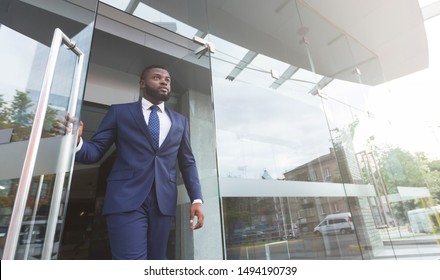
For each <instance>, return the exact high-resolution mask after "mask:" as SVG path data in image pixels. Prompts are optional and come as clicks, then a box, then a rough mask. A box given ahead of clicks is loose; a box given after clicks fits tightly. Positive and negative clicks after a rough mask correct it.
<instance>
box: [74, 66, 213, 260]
mask: <svg viewBox="0 0 440 280" xmlns="http://www.w3.org/2000/svg"><path fill="white" fill-rule="evenodd" d="M139 84H140V88H141V90H142V93H143V97H142V98H141V99H140V100H139V101H137V102H133V103H127V104H118V105H112V106H111V107H110V109H109V111H108V112H107V114H106V116H105V117H104V119H103V120H102V122H101V124H100V126H99V128H98V130H97V131H96V133H95V134H94V136H93V137H92V138H91V139H90V140H89V141H87V142H86V141H83V140H82V138H80V137H81V135H82V129H83V124H82V122H80V126H79V129H78V134H79V135H78V137H79V140H78V147H77V153H76V158H75V159H76V161H78V162H81V163H86V164H91V163H94V162H97V161H99V160H100V159H101V157H102V156H103V155H104V154H105V153H106V151H107V150H108V149H109V148H110V146H111V145H112V144H115V145H116V149H117V157H116V160H115V163H114V165H113V167H112V170H111V172H110V174H109V176H108V178H107V190H106V194H105V199H104V205H103V210H102V212H103V215H105V217H106V221H107V228H108V234H109V240H110V247H111V251H112V257H113V259H165V258H166V249H167V241H168V235H169V231H170V225H171V221H172V217H173V216H174V215H175V212H176V205H177V185H176V176H177V171H176V169H177V166H176V165H177V164H176V163H178V165H179V169H180V172H181V174H182V177H183V181H184V184H185V187H186V190H187V193H188V196H189V198H190V200H191V202H192V205H191V209H190V227H191V229H193V230H195V229H199V228H201V227H202V226H203V220H204V214H203V210H202V199H203V197H202V192H201V185H200V181H199V177H198V172H197V168H196V163H195V160H194V155H193V153H192V149H191V146H190V139H189V123H188V120H187V119H186V118H185V117H184V116H183V115H181V114H179V113H177V112H175V111H173V110H171V109H169V108H167V107H165V106H164V102H165V101H167V100H168V99H169V98H170V89H171V85H170V84H171V78H170V74H169V73H168V71H167V70H166V69H165V67H163V66H160V65H152V66H149V67H147V68H145V69H144V71H143V72H142V74H141V77H140V82H139ZM153 105H155V106H157V107H158V108H157V107H154V106H153ZM150 117H151V118H152V119H150ZM157 122H158V123H157ZM152 127H156V129H154V128H152ZM150 129H153V131H151V130H150ZM157 134H158V135H157ZM176 159H177V160H176ZM195 217H197V219H196V221H195V219H194V218H195Z"/></svg>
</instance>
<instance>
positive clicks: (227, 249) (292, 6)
mask: <svg viewBox="0 0 440 280" xmlns="http://www.w3.org/2000/svg"><path fill="white" fill-rule="evenodd" d="M72 2H75V1H72ZM100 2H101V3H100V4H99V5H98V8H97V14H98V17H97V18H96V24H95V31H94V36H95V37H94V39H95V42H94V44H93V46H92V52H91V57H90V60H91V67H90V70H89V78H88V82H87V88H86V91H85V97H84V102H85V103H84V105H85V106H84V107H83V108H86V110H90V111H93V113H94V114H95V115H100V114H98V113H99V112H98V111H99V110H102V111H105V110H106V108H105V106H106V105H109V104H111V103H112V102H117V101H121V102H122V101H126V100H134V99H136V98H137V92H136V89H135V90H133V91H132V92H133V94H132V95H130V96H128V95H127V96H125V97H121V96H118V95H117V93H115V95H114V96H115V97H114V98H113V99H112V97H111V96H112V92H111V90H112V89H105V90H103V91H102V92H103V93H104V92H105V93H108V96H106V98H105V99H106V100H105V101H103V100H102V99H104V98H103V97H102V94H101V95H100V93H99V92H100V88H103V87H104V86H103V85H104V84H105V82H100V81H99V79H98V78H99V77H102V76H105V75H108V74H111V75H113V77H114V78H115V79H120V80H119V81H121V82H119V84H120V85H121V88H123V89H124V90H125V91H127V87H125V88H124V85H122V83H126V82H127V81H131V80H133V78H132V76H133V77H134V76H135V75H136V71H135V70H133V73H128V72H129V71H126V72H127V73H128V74H129V75H127V78H126V79H125V80H124V77H117V76H118V73H122V72H124V73H123V74H124V75H125V74H126V73H125V70H122V69H121V68H123V67H126V68H127V69H128V68H135V67H133V66H132V65H129V64H128V63H127V64H124V63H125V62H122V61H126V60H129V58H128V56H125V54H124V53H125V52H127V50H126V49H124V50H122V49H120V50H117V47H116V45H118V44H117V43H119V41H118V40H119V39H120V38H122V37H124V38H123V39H124V40H126V41H127V42H130V43H133V46H132V45H130V46H132V50H133V51H134V50H135V49H136V48H138V46H142V48H148V49H152V50H154V51H155V54H158V55H159V54H160V53H165V54H167V55H168V56H169V57H171V59H169V60H167V63H168V64H169V67H170V69H171V70H173V68H174V69H175V72H177V73H178V74H177V76H178V75H179V73H180V74H181V75H180V76H178V77H177V78H176V80H177V86H175V88H176V92H175V95H174V96H173V97H174V99H172V100H171V102H170V103H171V104H170V105H169V106H172V107H174V109H176V110H179V111H180V112H182V113H183V114H185V115H187V116H188V118H189V119H190V124H191V140H192V143H193V147H194V152H195V154H196V160H197V163H198V166H199V172H200V177H201V180H202V184H203V186H204V190H205V202H204V207H205V211H206V213H205V214H206V220H207V221H206V226H205V228H204V229H202V230H200V231H197V232H194V233H193V232H191V231H190V230H188V229H186V228H185V224H186V221H187V220H188V217H187V214H188V213H187V212H188V207H189V202H188V201H187V198H186V197H184V192H182V197H179V205H180V207H179V210H178V215H177V216H176V219H175V226H174V227H173V231H172V236H171V239H170V243H169V247H170V248H169V249H170V250H169V251H170V253H169V257H170V258H171V259H228V260H266V259H271V260H274V259H282V260H287V259H318V260H322V259H344V260H347V259H350V260H351V259H354V260H359V259H364V260H370V259H408V258H410V259H438V258H439V256H440V142H439V139H440V116H439V114H438V109H437V107H438V106H437V103H438V102H437V103H436V96H435V95H436V94H435V91H436V89H437V87H438V86H437V85H436V78H434V77H438V76H439V72H440V71H439V69H440V67H439V66H440V65H439V64H438V61H440V59H439V54H437V53H436V52H435V51H436V50H437V49H440V45H439V43H438V42H437V41H435V40H436V37H435V35H434V34H436V32H438V30H439V29H440V18H439V17H438V16H436V17H435V16H433V17H429V18H428V16H425V21H423V17H422V16H421V15H420V14H421V11H423V7H422V8H421V7H419V3H418V2H417V1H409V2H411V5H412V6H411V7H412V8H414V7H415V8H417V10H418V11H419V13H418V15H417V16H415V18H417V19H419V22H418V24H419V25H418V27H420V26H421V27H422V29H423V31H424V33H423V34H422V35H421V36H420V38H418V39H420V40H424V42H425V43H426V41H427V42H428V47H429V48H423V47H421V48H420V49H421V50H423V51H425V52H426V53H423V54H414V55H408V54H405V51H399V53H402V54H405V55H404V56H403V57H401V58H400V57H398V56H392V55H390V57H392V59H390V58H388V57H385V58H384V57H383V56H384V55H385V54H386V52H384V51H383V49H385V47H384V46H383V45H386V43H385V42H386V41H387V40H385V39H384V38H379V37H380V36H379V35H377V34H378V33H377V32H376V31H377V29H374V27H371V29H366V30H363V29H362V28H359V29H358V30H363V32H364V33H362V34H364V36H365V40H363V39H362V37H359V36H356V35H353V34H355V33H356V32H355V31H354V29H351V30H348V29H349V28H347V29H344V28H342V27H341V26H340V25H338V24H336V23H335V22H337V20H336V19H334V18H333V20H332V15H331V13H329V14H326V13H325V12H324V11H323V10H325V7H321V8H319V7H316V6H313V1H287V2H286V1H274V2H272V1H269V2H270V4H269V3H266V1H259V3H260V4H261V6H260V7H259V9H256V11H254V12H252V13H251V12H250V10H249V5H251V2H252V1H244V0H243V1H224V2H222V1H210V0H206V1H191V0H187V1H167V2H166V3H165V1H128V0H127V1H110V0H107V1H100ZM219 2H222V3H221V4H219ZM237 2H239V3H237ZM278 2H279V3H278ZM283 3H284V4H283ZM374 3H376V4H378V3H380V1H375V2H374ZM393 3H394V4H395V5H398V4H397V3H398V2H396V1H394V2H393ZM421 3H422V2H421ZM422 4H423V3H422ZM252 5H255V4H252ZM316 5H318V4H316ZM322 5H325V4H322ZM378 5H379V4H378ZM318 6H319V5H318ZM367 6H368V5H367ZM371 6H374V5H373V4H371ZM365 8H367V7H365ZM368 8H371V10H369V11H370V12H372V13H373V12H377V11H383V13H384V15H382V16H383V18H380V17H379V19H380V20H381V21H380V20H379V21H380V22H381V23H382V24H385V23H388V22H387V21H386V17H387V16H391V14H387V13H388V12H389V11H390V9H391V8H390V7H388V8H387V7H382V6H380V8H377V7H376V8H377V9H373V8H372V7H368ZM381 8H383V10H382V9H381ZM393 9H395V10H397V9H398V7H397V6H396V7H394V8H393ZM246 10H247V11H248V12H247V13H245V12H244V11H246ZM361 10H362V9H361V8H355V7H352V6H347V7H345V8H344V7H341V8H340V9H339V12H338V14H337V15H333V16H335V17H336V16H340V17H345V16H347V18H348V14H350V13H353V14H356V13H360V11H361ZM391 10H392V9H391ZM110 15H112V16H113V18H112V17H111V16H110ZM238 15H240V16H238ZM408 17H410V16H408ZM263 18H264V20H261V19H263ZM268 18H270V19H271V20H267V19H268ZM394 19H396V20H401V21H402V20H403V19H404V17H397V18H394ZM259 21H262V22H263V21H264V22H270V24H269V23H268V24H259ZM347 21H348V20H347ZM116 23H117V24H116ZM358 23H359V22H356V24H358ZM398 23H403V22H398ZM356 24H355V23H353V25H356ZM121 26H123V27H124V28H122V27H121ZM147 29H148V31H147ZM396 30H398V31H402V32H403V30H402V29H396ZM425 30H426V33H425ZM349 31H351V33H350V32H349ZM6 32H8V29H7V27H5V25H1V28H0V40H2V37H1V36H6V35H4V34H5V33H6ZM101 32H102V33H105V34H111V35H113V36H115V37H118V39H114V41H107V42H115V47H114V52H111V51H110V50H107V49H105V51H104V48H103V47H101V48H99V41H100V40H99V39H100V38H101V37H100V36H102V35H101ZM390 32H391V31H390ZM138 33H139V34H138ZM2 34H3V35H2ZM375 34H376V36H377V37H374V36H375ZM384 34H386V33H380V35H381V36H382V35H384ZM390 34H391V33H390ZM424 36H426V38H425V37H424ZM367 37H368V38H367ZM396 37H398V36H397V35H396ZM102 38H104V37H102ZM106 38H107V37H106ZM157 38H158V39H157ZM393 38H394V37H393ZM394 39H395V38H394ZM381 40H382V41H381ZM396 40H397V39H396ZM402 40H403V39H402ZM102 41H104V40H102ZM116 41H117V43H116ZM169 42H172V43H173V46H168V45H167V44H168V43H169ZM197 42H204V43H202V44H198V43H197ZM366 42H376V45H374V44H372V45H368V44H367V43H366ZM377 42H380V43H377ZM381 44H383V45H381ZM127 45H129V44H125V45H124V46H127ZM378 45H381V48H379V47H378V48H377V49H374V47H373V46H378ZM390 45H392V44H390ZM421 45H422V46H423V44H421ZM158 46H159V47H158ZM108 47H109V49H112V47H111V46H108ZM378 49H382V51H383V52H382V53H381V51H380V50H378ZM428 49H429V66H428V65H426V66H423V67H420V68H418V66H417V67H416V66H414V67H413V66H411V65H410V64H411V62H408V63H407V64H405V67H407V66H408V65H410V66H408V67H409V68H411V67H413V68H411V69H416V70H414V71H417V72H416V73H407V72H405V71H409V70H407V68H405V67H404V66H402V67H401V68H399V66H398V65H400V64H399V60H402V59H408V58H410V57H416V58H419V60H417V59H414V63H413V64H414V65H416V64H417V65H418V64H421V65H423V64H424V62H425V60H424V57H428V53H427V52H428ZM0 50H1V47H0ZM94 50H96V51H94ZM106 51H107V52H106ZM408 51H410V50H409V49H408ZM396 52H397V50H396ZM98 53H99V54H98ZM94 54H95V56H94ZM117 55H120V57H119V58H115V57H116V56H117ZM106 56H107V58H108V57H110V56H111V57H112V58H111V60H114V62H113V64H112V63H108V64H107V62H103V61H104V60H105V57H106ZM167 59H168V58H167ZM387 59H388V60H387ZM140 60H141V59H140ZM390 60H393V61H391V62H390ZM420 61H421V62H420ZM118 63H119V64H123V65H124V66H120V67H121V68H119V69H118V68H117V67H119V66H115V65H117V64H118ZM133 64H134V63H133ZM390 64H393V65H394V66H393V67H394V69H393V70H390V68H393V67H390V66H389V65H390ZM112 65H113V66H112ZM402 65H403V64H402ZM167 66H168V65H167ZM2 68H3V66H2ZM421 68H423V69H421ZM109 69H111V71H110V70H109ZM179 69H180V72H179ZM182 69H183V70H182ZM186 69H191V71H187V70H186ZM414 71H413V72H414ZM173 79H174V76H173ZM173 86H174V85H173ZM129 90H131V89H130V88H129ZM0 94H1V93H0ZM118 98H120V99H118ZM124 98H125V99H124ZM98 103H99V104H100V105H102V108H101V107H99V106H97V105H96V104H98ZM10 104H11V105H8V103H7V102H6V103H4V102H2V103H1V105H2V106H3V107H0V109H1V108H10V106H12V104H13V103H10ZM8 106H9V107H8ZM87 108H89V109H87ZM90 108H91V109H90ZM83 110H84V109H83ZM1 112H6V111H5V110H3V111H1ZM1 112H0V113H1ZM83 114H84V115H86V113H83ZM1 116H3V115H1ZM1 116H0V117H1ZM1 124H2V125H6V124H3V123H1ZM2 129H8V127H6V126H5V127H2ZM91 130H93V129H91ZM92 132H93V131H90V133H92ZM14 135H16V134H14ZM109 159H110V160H111V156H110V157H109ZM106 164H107V162H103V163H102V166H101V167H96V166H95V167H93V168H88V169H80V170H77V171H75V172H76V173H77V174H79V175H81V174H82V175H84V176H89V175H90V174H89V173H90V172H95V171H93V169H94V168H101V169H100V170H101V171H99V172H101V173H102V167H103V166H104V165H106ZM2 165H3V160H2ZM91 170H92V171H91ZM75 172H74V173H75ZM101 176H102V174H101ZM95 177H96V184H97V185H98V184H99V181H100V180H102V178H101V177H99V176H98V175H95ZM8 178H9V177H7V178H6V179H4V178H3V177H2V178H0V182H1V184H2V186H5V185H7V181H8V180H9V181H10V182H12V181H11V180H10V179H8ZM14 178H18V177H17V176H15V177H14ZM17 180H18V179H17ZM77 180H78V182H80V183H84V181H82V180H80V179H77ZM11 184H12V183H11ZM73 184H74V185H75V177H74V178H73ZM94 184H95V183H94ZM181 187H182V186H181V185H179V188H181ZM7 189H8V188H6V190H5V189H2V190H0V194H1V196H2V200H4V201H5V202H4V203H3V204H4V205H6V206H4V205H2V206H1V207H3V208H2V209H3V210H2V211H3V212H2V213H6V214H2V215H3V216H2V217H4V219H3V218H2V219H3V220H4V221H3V220H2V222H3V223H4V224H7V223H8V215H10V214H7V211H9V212H10V211H11V209H12V205H11V201H9V202H6V201H7V200H8V199H9V200H11V197H14V195H15V194H12V193H11V192H8V191H7ZM49 189H50V188H46V189H45V190H46V192H50V191H49ZM42 197H43V196H42ZM74 197H75V196H74ZM92 197H93V198H94V199H93V203H89V204H84V205H88V206H87V207H89V208H91V209H89V210H90V211H89V212H90V213H93V212H94V209H95V208H97V207H98V206H99V205H100V201H102V200H101V198H102V194H100V189H99V188H98V189H97V190H96V193H93V194H92ZM69 203H70V202H69ZM77 205H79V204H77ZM75 209H78V212H81V210H82V208H81V207H78V208H75ZM98 212H99V211H98ZM98 212H96V211H95V212H94V213H95V214H94V216H93V214H90V215H91V216H93V219H94V221H88V222H86V223H88V224H90V225H91V229H88V230H87V229H85V231H86V230H87V231H88V232H90V231H91V232H92V233H91V237H90V238H91V239H87V240H89V241H90V240H94V243H93V242H91V245H90V246H89V247H87V248H92V247H93V244H94V245H95V246H96V244H98V243H99V241H103V240H102V238H101V239H99V240H98V239H93V236H97V235H100V234H105V233H103V232H102V231H100V230H102V227H99V223H101V222H102V220H100V218H99V217H98V215H97V214H98ZM69 219H72V220H75V217H74V215H72V216H71V217H70V218H69V215H68V216H67V219H66V223H68V222H69ZM98 229H100V230H98ZM66 230H67V229H66ZM73 232H74V231H72V233H71V235H68V234H67V233H66V232H65V233H64V235H63V240H64V242H70V241H69V240H70V239H69V237H70V238H71V240H76V239H75V238H73V237H72V236H74V235H75V234H81V232H76V233H73ZM84 240H86V239H84ZM104 241H105V240H104ZM65 244H67V243H65ZM71 245H72V247H73V246H74V245H75V242H74V241H72V243H71ZM61 246H62V245H61ZM80 246H84V244H83V245H80ZM64 247H67V246H64ZM101 249H102V248H101ZM87 250H89V249H87ZM61 256H62V257H64V258H75V255H74V253H72V252H69V253H65V254H64V256H63V254H61ZM82 258H101V259H102V258H105V256H99V255H98V256H92V254H91V253H89V254H88V255H85V256H84V257H82Z"/></svg>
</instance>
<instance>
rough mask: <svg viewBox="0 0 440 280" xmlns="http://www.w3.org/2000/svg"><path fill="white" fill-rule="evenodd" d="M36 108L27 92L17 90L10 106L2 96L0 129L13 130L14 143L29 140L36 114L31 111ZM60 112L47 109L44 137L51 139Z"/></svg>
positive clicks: (0, 100) (0, 102)
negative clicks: (52, 129) (51, 132)
mask: <svg viewBox="0 0 440 280" xmlns="http://www.w3.org/2000/svg"><path fill="white" fill-rule="evenodd" d="M33 106H34V104H33V102H32V100H31V98H30V97H29V94H28V93H27V92H23V91H19V90H16V93H15V95H14V98H13V100H12V101H11V102H10V104H8V102H6V101H4V99H3V95H0V129H4V128H13V129H14V133H13V136H12V140H11V141H13V142H16V141H23V140H28V139H29V136H30V133H31V129H32V122H33V120H34V117H35V115H34V113H33V112H32V111H31V110H32V107H33ZM57 114H58V111H57V110H55V109H52V108H51V107H47V113H46V117H45V123H44V130H43V134H42V137H49V136H51V135H50V133H49V132H50V130H51V128H52V127H53V123H54V122H55V121H56V118H57Z"/></svg>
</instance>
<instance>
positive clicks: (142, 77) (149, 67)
mask: <svg viewBox="0 0 440 280" xmlns="http://www.w3.org/2000/svg"><path fill="white" fill-rule="evenodd" d="M153 68H160V69H163V70H167V71H168V69H167V68H166V67H165V66H163V65H160V64H152V65H150V66H147V67H145V68H144V70H143V71H142V73H141V80H143V79H144V77H145V73H147V72H148V71H150V69H153Z"/></svg>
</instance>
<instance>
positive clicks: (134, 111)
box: [128, 100, 153, 143]
mask: <svg viewBox="0 0 440 280" xmlns="http://www.w3.org/2000/svg"><path fill="white" fill-rule="evenodd" d="M128 109H129V111H130V113H131V115H132V117H133V119H134V121H135V123H136V124H137V125H138V127H139V130H140V131H142V133H144V134H145V136H146V137H147V138H148V141H150V143H153V142H152V141H153V139H152V138H151V135H150V132H149V130H148V126H147V124H146V122H145V118H144V114H143V112H142V102H141V101H140V100H139V102H135V103H132V106H130V107H129V108H128Z"/></svg>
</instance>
